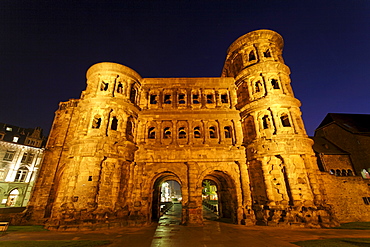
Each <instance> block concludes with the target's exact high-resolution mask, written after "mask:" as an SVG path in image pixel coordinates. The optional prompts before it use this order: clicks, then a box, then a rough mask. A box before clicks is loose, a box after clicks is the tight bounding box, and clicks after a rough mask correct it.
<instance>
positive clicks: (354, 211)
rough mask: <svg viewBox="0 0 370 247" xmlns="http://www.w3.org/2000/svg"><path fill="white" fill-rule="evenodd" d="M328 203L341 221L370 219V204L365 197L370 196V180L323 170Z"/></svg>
mask: <svg viewBox="0 0 370 247" xmlns="http://www.w3.org/2000/svg"><path fill="white" fill-rule="evenodd" d="M321 176H322V179H323V181H324V183H325V190H326V193H327V200H328V204H329V205H331V206H332V210H333V213H334V214H335V216H336V217H337V218H338V220H339V221H340V222H341V223H345V222H353V221H368V219H369V218H370V205H367V204H365V202H364V200H363V197H370V186H369V181H366V180H364V179H362V177H359V176H347V177H339V176H335V175H330V174H328V173H324V172H322V174H321Z"/></svg>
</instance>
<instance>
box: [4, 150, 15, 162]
mask: <svg viewBox="0 0 370 247" xmlns="http://www.w3.org/2000/svg"><path fill="white" fill-rule="evenodd" d="M14 154H15V151H9V150H7V151H6V153H5V156H4V159H3V160H7V161H12V160H13V158H14Z"/></svg>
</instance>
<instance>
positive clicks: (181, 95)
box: [179, 93, 185, 104]
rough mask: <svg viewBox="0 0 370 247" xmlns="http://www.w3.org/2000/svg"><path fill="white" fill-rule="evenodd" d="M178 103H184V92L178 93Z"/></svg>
mask: <svg viewBox="0 0 370 247" xmlns="http://www.w3.org/2000/svg"><path fill="white" fill-rule="evenodd" d="M179 104H185V94H183V93H182V94H179Z"/></svg>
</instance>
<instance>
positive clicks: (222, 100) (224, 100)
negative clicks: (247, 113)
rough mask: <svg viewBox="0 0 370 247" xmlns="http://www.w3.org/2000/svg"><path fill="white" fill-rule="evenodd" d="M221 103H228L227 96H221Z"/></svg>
mask: <svg viewBox="0 0 370 247" xmlns="http://www.w3.org/2000/svg"><path fill="white" fill-rule="evenodd" d="M221 103H228V99H227V94H221Z"/></svg>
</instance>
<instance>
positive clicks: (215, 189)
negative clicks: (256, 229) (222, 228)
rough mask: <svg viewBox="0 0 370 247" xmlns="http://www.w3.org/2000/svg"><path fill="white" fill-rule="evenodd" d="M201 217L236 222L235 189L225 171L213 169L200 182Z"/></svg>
mask: <svg viewBox="0 0 370 247" xmlns="http://www.w3.org/2000/svg"><path fill="white" fill-rule="evenodd" d="M202 185H203V189H202V201H203V218H204V219H207V220H220V221H223V222H229V223H237V200H236V189H235V184H234V182H233V181H232V179H231V178H230V177H229V176H228V175H227V174H225V173H223V172H220V171H214V172H213V173H212V174H210V175H208V176H206V177H205V179H204V180H203V182H202Z"/></svg>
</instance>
